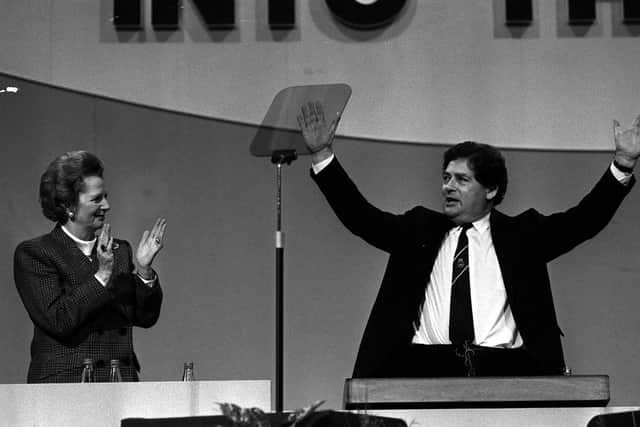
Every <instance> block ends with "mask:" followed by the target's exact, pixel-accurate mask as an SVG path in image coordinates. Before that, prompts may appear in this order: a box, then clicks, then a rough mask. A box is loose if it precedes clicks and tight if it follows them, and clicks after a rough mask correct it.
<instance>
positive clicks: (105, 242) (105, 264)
mask: <svg viewBox="0 0 640 427" xmlns="http://www.w3.org/2000/svg"><path fill="white" fill-rule="evenodd" d="M96 244H97V245H98V247H97V248H96V254H97V256H98V264H99V267H98V271H97V273H96V276H98V277H99V278H100V280H102V282H103V283H107V282H109V279H111V273H112V272H113V237H111V226H110V225H109V224H105V225H104V226H103V227H102V230H101V231H100V235H99V236H98V241H97V242H96Z"/></svg>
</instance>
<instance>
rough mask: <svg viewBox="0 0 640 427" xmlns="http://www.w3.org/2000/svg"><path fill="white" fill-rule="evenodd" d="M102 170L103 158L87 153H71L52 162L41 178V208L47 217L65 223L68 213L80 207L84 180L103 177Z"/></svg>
mask: <svg viewBox="0 0 640 427" xmlns="http://www.w3.org/2000/svg"><path fill="white" fill-rule="evenodd" d="M103 170H104V167H103V166H102V162H101V161H100V159H98V158H97V157H96V156H95V155H93V154H91V153H89V152H87V151H70V152H68V153H64V154H63V155H61V156H60V157H58V158H56V159H55V160H54V161H52V162H51V163H50V164H49V166H48V167H47V170H46V171H44V173H43V174H42V177H41V178H40V206H41V207H42V213H43V214H44V216H46V217H47V218H49V219H50V220H51V221H55V222H59V223H60V224H64V223H66V222H67V219H68V215H67V211H68V210H69V209H72V208H75V207H76V205H77V204H78V195H79V194H80V192H81V191H82V190H83V189H84V179H85V178H86V177H89V176H98V177H100V178H102V173H103Z"/></svg>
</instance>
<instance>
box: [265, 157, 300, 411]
mask: <svg viewBox="0 0 640 427" xmlns="http://www.w3.org/2000/svg"><path fill="white" fill-rule="evenodd" d="M297 158H298V155H297V154H296V151H295V150H277V151H274V152H273V155H272V156H271V163H274V164H275V165H276V242H275V246H276V378H275V388H276V393H275V396H276V402H275V403H276V404H275V406H276V413H281V412H282V402H283V395H284V386H283V384H284V382H283V372H284V357H283V356H284V351H283V350H284V335H283V329H284V314H283V313H284V304H283V303H284V298H283V297H284V233H283V232H282V165H283V164H291V162H292V161H294V160H295V159H297Z"/></svg>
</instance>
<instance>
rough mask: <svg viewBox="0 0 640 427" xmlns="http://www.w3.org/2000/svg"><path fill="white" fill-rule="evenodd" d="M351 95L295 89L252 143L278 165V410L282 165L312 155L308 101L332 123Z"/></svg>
mask: <svg viewBox="0 0 640 427" xmlns="http://www.w3.org/2000/svg"><path fill="white" fill-rule="evenodd" d="M350 96H351V88H350V87H349V86H348V85H346V84H328V85H311V86H292V87H288V88H286V89H283V90H281V91H280V92H278V94H277V95H276V96H275V98H274V100H273V102H272V103H271V106H270V107H269V110H268V111H267V114H266V116H265V118H264V120H263V121H262V124H261V125H260V127H259V128H258V131H257V133H256V136H255V137H254V138H253V141H252V142H251V147H250V151H251V154H253V155H254V156H258V157H270V158H271V163H273V164H274V165H275V166H276V239H275V247H276V302H275V306H276V310H275V311H276V374H275V381H274V383H275V410H276V413H280V412H282V406H283V394H284V393H283V373H284V357H283V348H284V345H283V344H284V340H283V330H284V315H283V312H284V310H283V307H284V306H283V301H284V233H283V232H282V165H285V164H286V165H290V164H291V162H293V161H294V160H296V159H297V158H298V155H305V154H311V153H310V152H309V150H308V149H307V147H306V145H305V143H304V139H303V137H302V133H301V132H300V129H299V127H298V120H297V115H298V114H299V113H300V109H301V107H302V106H303V105H305V104H307V103H308V102H312V101H313V102H321V103H322V105H323V108H324V112H325V117H326V120H327V122H328V123H331V121H333V120H334V119H335V118H336V117H338V116H340V115H342V111H343V110H344V107H345V106H346V105H347V101H348V100H349V97H350Z"/></svg>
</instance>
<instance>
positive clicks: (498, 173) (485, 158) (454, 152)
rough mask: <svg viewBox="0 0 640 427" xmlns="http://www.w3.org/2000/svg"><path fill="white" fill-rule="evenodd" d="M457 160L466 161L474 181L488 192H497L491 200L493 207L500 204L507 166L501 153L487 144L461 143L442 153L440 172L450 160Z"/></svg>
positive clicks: (505, 185)
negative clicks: (488, 190) (474, 177)
mask: <svg viewBox="0 0 640 427" xmlns="http://www.w3.org/2000/svg"><path fill="white" fill-rule="evenodd" d="M458 159H466V160H467V162H468V163H469V168H470V169H471V170H473V173H474V174H475V176H476V181H478V182H479V183H480V184H482V185H483V186H484V187H486V188H488V189H490V190H493V189H497V190H498V191H497V192H496V196H495V197H494V198H493V206H496V205H498V204H500V202H502V199H504V195H505V193H506V192H507V166H506V164H505V161H504V157H502V153H500V151H499V150H498V149H497V148H495V147H493V146H491V145H488V144H481V143H479V142H473V141H465V142H461V143H460V144H457V145H454V146H453V147H451V148H449V149H448V150H447V151H446V152H445V153H444V160H443V163H442V170H443V171H444V170H445V169H446V168H447V165H448V164H449V163H450V162H451V161H452V160H458Z"/></svg>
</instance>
